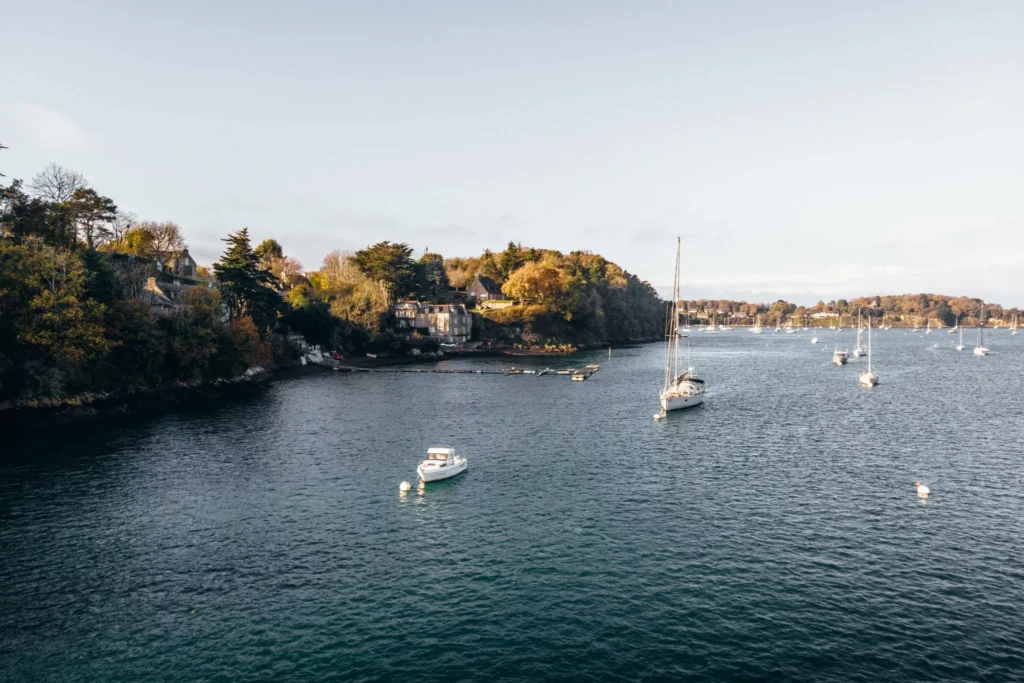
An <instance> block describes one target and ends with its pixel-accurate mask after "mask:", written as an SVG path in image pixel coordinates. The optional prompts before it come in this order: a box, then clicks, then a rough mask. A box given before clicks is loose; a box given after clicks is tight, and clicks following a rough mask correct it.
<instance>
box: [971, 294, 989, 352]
mask: <svg viewBox="0 0 1024 683" xmlns="http://www.w3.org/2000/svg"><path fill="white" fill-rule="evenodd" d="M974 355H975V356H987V355H988V349H987V348H986V347H985V304H982V305H981V322H979V323H978V345H977V346H975V347H974Z"/></svg>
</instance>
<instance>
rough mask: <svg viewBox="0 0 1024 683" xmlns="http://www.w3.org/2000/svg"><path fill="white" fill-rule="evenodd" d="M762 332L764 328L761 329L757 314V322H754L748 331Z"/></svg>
mask: <svg viewBox="0 0 1024 683" xmlns="http://www.w3.org/2000/svg"><path fill="white" fill-rule="evenodd" d="M763 332H764V330H762V329H761V316H760V315H759V316H757V322H755V323H754V326H753V327H751V328H750V333H751V334H762V333H763Z"/></svg>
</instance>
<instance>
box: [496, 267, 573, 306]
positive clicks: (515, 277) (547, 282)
mask: <svg viewBox="0 0 1024 683" xmlns="http://www.w3.org/2000/svg"><path fill="white" fill-rule="evenodd" d="M561 289H562V277H561V273H559V272H558V270H557V269H555V268H552V267H551V266H547V265H544V264H541V263H535V262H532V261H531V262H530V263H527V264H526V265H524V266H522V267H521V268H519V269H518V270H516V271H515V272H513V273H512V274H511V275H510V276H509V278H508V280H507V281H506V282H505V284H504V285H502V286H501V291H502V292H504V293H505V295H506V296H508V297H509V298H511V299H517V300H519V302H520V303H523V302H525V301H526V300H531V301H538V302H541V303H545V302H551V301H553V300H554V299H555V298H556V297H557V296H558V294H559V293H560V292H561Z"/></svg>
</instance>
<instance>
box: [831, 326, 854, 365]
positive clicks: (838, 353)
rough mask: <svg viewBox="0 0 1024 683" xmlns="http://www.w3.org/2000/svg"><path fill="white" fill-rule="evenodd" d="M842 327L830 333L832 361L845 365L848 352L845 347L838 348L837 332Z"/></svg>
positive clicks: (848, 355)
mask: <svg viewBox="0 0 1024 683" xmlns="http://www.w3.org/2000/svg"><path fill="white" fill-rule="evenodd" d="M842 329H843V328H842V327H840V328H839V329H837V330H836V331H835V332H833V333H832V362H833V363H835V364H836V365H846V361H847V359H849V357H850V354H849V353H848V352H847V350H846V349H841V348H839V332H840V331H842Z"/></svg>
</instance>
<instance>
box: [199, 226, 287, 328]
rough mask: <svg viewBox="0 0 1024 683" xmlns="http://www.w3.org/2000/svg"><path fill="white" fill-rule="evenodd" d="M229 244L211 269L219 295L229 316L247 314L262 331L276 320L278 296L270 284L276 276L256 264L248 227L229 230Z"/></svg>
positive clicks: (278, 307)
mask: <svg viewBox="0 0 1024 683" xmlns="http://www.w3.org/2000/svg"><path fill="white" fill-rule="evenodd" d="M222 241H223V242H226V243H227V245H228V247H227V249H225V250H224V255H223V256H221V259H220V261H218V262H217V263H215V264H214V266H213V272H214V275H215V276H216V278H217V281H218V282H220V289H221V295H222V297H223V299H224V303H225V304H226V305H227V308H228V316H229V317H230V318H231V319H232V320H235V319H238V318H242V317H244V316H249V317H251V318H252V320H253V322H254V323H255V324H256V326H257V328H258V329H259V330H260V331H261V333H262V332H265V331H266V330H267V328H269V327H270V326H271V325H272V324H273V323H274V321H275V320H276V319H277V312H278V310H279V309H280V308H281V305H282V301H281V297H279V296H278V294H277V292H276V291H275V290H274V289H273V287H275V286H277V284H278V282H277V278H276V277H274V275H273V274H272V273H271V272H270V271H268V270H264V269H262V268H260V267H259V259H258V258H257V257H256V254H255V253H254V252H253V250H252V246H251V245H250V242H249V230H248V228H242V229H241V230H239V231H238V232H236V233H232V234H231V235H229V236H228V237H227V238H226V239H224V240H222Z"/></svg>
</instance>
